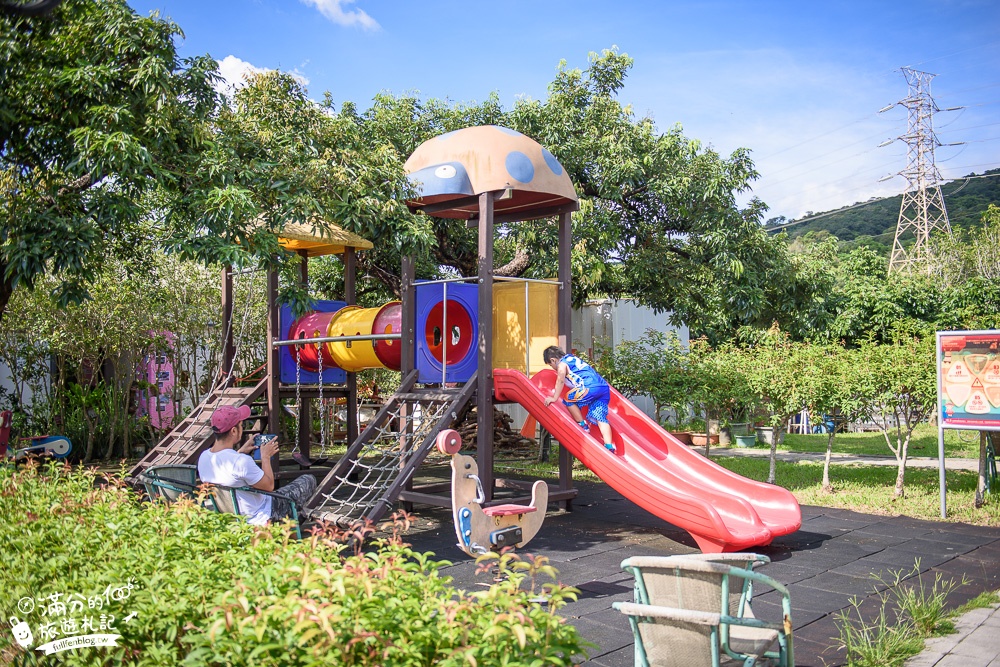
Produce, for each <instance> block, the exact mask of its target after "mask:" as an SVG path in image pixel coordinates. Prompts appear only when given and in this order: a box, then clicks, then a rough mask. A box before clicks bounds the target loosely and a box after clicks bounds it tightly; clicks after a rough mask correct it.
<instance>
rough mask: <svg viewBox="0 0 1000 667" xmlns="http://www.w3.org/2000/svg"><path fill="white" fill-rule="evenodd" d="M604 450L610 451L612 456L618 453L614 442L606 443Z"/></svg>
mask: <svg viewBox="0 0 1000 667" xmlns="http://www.w3.org/2000/svg"><path fill="white" fill-rule="evenodd" d="M604 449H606V450H608V451H609V452H611V453H612V454H614V453H616V452H617V451H618V450H617V449H616V448H615V444H614V443H613V442H606V443H604Z"/></svg>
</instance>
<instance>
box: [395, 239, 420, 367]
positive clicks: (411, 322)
mask: <svg viewBox="0 0 1000 667" xmlns="http://www.w3.org/2000/svg"><path fill="white" fill-rule="evenodd" d="M415 271H416V262H415V261H414V259H413V257H412V256H410V255H407V256H405V257H403V263H402V270H401V272H400V285H399V297H400V299H401V300H402V302H403V305H402V313H401V322H400V328H401V329H402V331H401V332H400V333H401V336H400V340H399V344H400V345H402V346H403V347H402V349H401V350H400V351H399V352H400V361H399V369H400V371H401V372H402V374H403V377H406V376H407V374H409V372H410V371H412V370H413V369H414V368H415V367H416V363H417V362H416V356H415V354H416V351H415V349H414V348H415V346H416V327H417V303H416V301H417V299H416V289H415V288H414V286H413V283H414V278H415Z"/></svg>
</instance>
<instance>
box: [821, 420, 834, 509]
mask: <svg viewBox="0 0 1000 667" xmlns="http://www.w3.org/2000/svg"><path fill="white" fill-rule="evenodd" d="M834 431H836V428H832V429H830V435H829V436H828V437H827V439H826V458H825V459H824V461H823V491H824V492H825V493H833V485H832V484H830V458H831V456H832V454H833V436H834Z"/></svg>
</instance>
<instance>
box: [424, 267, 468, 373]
mask: <svg viewBox="0 0 1000 667" xmlns="http://www.w3.org/2000/svg"><path fill="white" fill-rule="evenodd" d="M444 287H445V286H444V285H443V284H441V283H434V284H430V285H421V284H420V283H419V282H417V284H416V293H417V298H416V311H417V329H416V331H415V337H416V343H417V345H416V362H417V363H416V366H417V371H418V375H417V382H424V383H440V382H441V372H442V367H443V364H442V363H441V362H440V361H438V359H437V358H436V357H435V356H434V354H433V353H432V352H431V350H430V348H429V345H428V342H427V335H428V332H429V331H433V329H434V327H435V326H437V327H440V326H441V323H440V322H437V323H435V322H430V321H429V319H430V315H431V313H432V311H433V310H434V309H435V307H436V306H438V304H440V303H441V302H442V301H443V300H444ZM456 307H458V308H461V309H462V310H463V311H464V313H456V312H455V311H454V308H456ZM478 310H479V288H478V287H477V286H476V285H470V284H467V283H448V319H449V320H452V321H455V320H463V321H468V323H469V324H470V325H471V330H469V331H462V332H461V337H460V342H459V347H464V346H465V344H466V343H471V344H470V345H469V346H468V351H467V352H466V353H465V354H464V355H463V356H462V357H461V358H460V359H457V360H454V361H453V363H449V364H448V370H447V375H446V376H445V381H446V382H467V381H468V380H469V379H470V378H471V377H472V376H473V374H475V372H476V368H477V367H478V365H479V322H478V318H477V315H476V313H477V312H478ZM466 336H469V338H466ZM449 344H450V341H449ZM453 349H458V348H453Z"/></svg>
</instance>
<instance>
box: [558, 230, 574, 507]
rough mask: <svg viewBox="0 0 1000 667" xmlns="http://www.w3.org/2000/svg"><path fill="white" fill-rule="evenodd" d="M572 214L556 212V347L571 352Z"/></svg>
mask: <svg viewBox="0 0 1000 667" xmlns="http://www.w3.org/2000/svg"><path fill="white" fill-rule="evenodd" d="M572 250H573V214H572V213H570V212H564V213H561V214H560V215H559V283H560V285H559V347H561V348H562V349H563V350H565V351H566V352H568V353H570V354H572V352H573V291H572V287H573V284H572V282H573V271H572V264H571V257H572ZM572 488H573V455H572V454H570V453H569V450H568V449H566V448H565V447H560V448H559V490H560V491H568V490H570V489H572ZM572 502H573V501H572V500H571V499H566V500H560V501H559V507H560V508H561V509H564V510H567V511H568V510H571V509H572Z"/></svg>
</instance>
